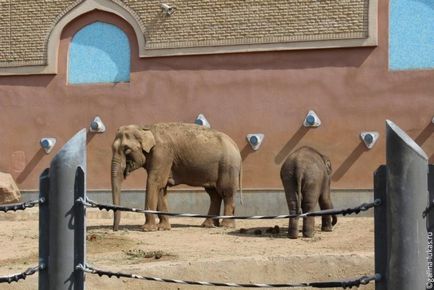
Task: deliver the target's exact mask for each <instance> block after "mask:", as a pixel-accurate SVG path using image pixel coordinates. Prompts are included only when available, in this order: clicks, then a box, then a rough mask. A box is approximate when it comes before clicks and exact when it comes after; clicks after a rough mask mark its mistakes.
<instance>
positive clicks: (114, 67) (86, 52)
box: [68, 21, 131, 84]
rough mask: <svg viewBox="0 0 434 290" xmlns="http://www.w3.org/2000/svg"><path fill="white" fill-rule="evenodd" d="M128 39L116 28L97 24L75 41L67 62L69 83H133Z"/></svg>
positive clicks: (77, 36) (80, 33)
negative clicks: (130, 81) (131, 81)
mask: <svg viewBox="0 0 434 290" xmlns="http://www.w3.org/2000/svg"><path fill="white" fill-rule="evenodd" d="M130 59H131V50H130V44H129V41H128V37H127V36H126V34H125V33H124V32H123V31H122V30H121V29H119V28H118V27H117V26H115V25H112V24H108V23H104V22H99V21H98V22H94V23H92V24H89V25H86V26H85V27H83V28H82V29H81V30H79V31H78V32H77V33H76V34H75V35H74V36H73V38H72V40H71V44H70V48H69V59H68V82H69V83H70V84H89V83H118V82H128V81H129V80H130V62H131V61H130Z"/></svg>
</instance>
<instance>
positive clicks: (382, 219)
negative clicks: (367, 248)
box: [374, 165, 388, 290]
mask: <svg viewBox="0 0 434 290" xmlns="http://www.w3.org/2000/svg"><path fill="white" fill-rule="evenodd" d="M386 185H387V167H386V166H385V165H381V166H380V167H379V168H378V169H377V171H375V173H374V200H377V199H380V200H381V205H380V206H377V207H375V208H374V222H375V273H378V274H381V275H382V279H381V280H380V281H377V282H375V290H387V289H388V288H387V284H386V282H387V281H386V279H385V278H384V276H385V274H386V271H387V261H388V257H387V252H388V250H387V210H386V209H387V198H386Z"/></svg>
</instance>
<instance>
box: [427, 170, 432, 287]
mask: <svg viewBox="0 0 434 290" xmlns="http://www.w3.org/2000/svg"><path fill="white" fill-rule="evenodd" d="M428 191H429V200H430V205H431V206H432V205H434V203H433V201H434V165H432V164H431V165H429V173H428ZM427 221H428V222H427V228H428V249H427V257H426V259H427V262H428V268H427V275H428V280H427V283H426V289H434V273H433V258H434V253H433V250H434V208H431V209H428V215H427Z"/></svg>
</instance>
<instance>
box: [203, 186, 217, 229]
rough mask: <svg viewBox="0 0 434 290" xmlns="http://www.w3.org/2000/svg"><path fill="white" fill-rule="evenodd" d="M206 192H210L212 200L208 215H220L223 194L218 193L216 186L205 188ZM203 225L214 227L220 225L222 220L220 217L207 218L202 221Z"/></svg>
mask: <svg viewBox="0 0 434 290" xmlns="http://www.w3.org/2000/svg"><path fill="white" fill-rule="evenodd" d="M205 190H206V192H207V193H208V194H209V198H210V200H211V203H210V206H209V210H208V215H219V214H220V206H221V203H222V198H221V196H220V195H219V194H218V193H217V190H216V189H215V188H205ZM202 226H203V227H205V228H213V227H218V226H220V222H219V220H218V219H211V218H207V219H205V221H204V222H203V223H202Z"/></svg>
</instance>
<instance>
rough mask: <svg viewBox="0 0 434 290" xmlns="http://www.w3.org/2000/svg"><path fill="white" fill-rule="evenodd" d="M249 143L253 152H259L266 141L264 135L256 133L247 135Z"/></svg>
mask: <svg viewBox="0 0 434 290" xmlns="http://www.w3.org/2000/svg"><path fill="white" fill-rule="evenodd" d="M246 138H247V142H249V144H250V146H251V147H252V149H253V150H255V151H256V150H258V149H259V147H261V145H262V141H263V140H264V134H262V133H255V134H247V137H246Z"/></svg>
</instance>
